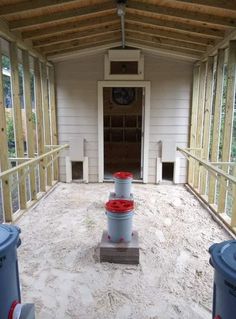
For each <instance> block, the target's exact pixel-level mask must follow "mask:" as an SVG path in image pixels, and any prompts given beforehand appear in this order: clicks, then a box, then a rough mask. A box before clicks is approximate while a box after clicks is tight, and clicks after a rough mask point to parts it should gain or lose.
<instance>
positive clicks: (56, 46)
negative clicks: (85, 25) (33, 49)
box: [41, 31, 121, 54]
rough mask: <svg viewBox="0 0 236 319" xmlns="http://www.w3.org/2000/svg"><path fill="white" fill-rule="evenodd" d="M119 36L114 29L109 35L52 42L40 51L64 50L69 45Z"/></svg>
mask: <svg viewBox="0 0 236 319" xmlns="http://www.w3.org/2000/svg"><path fill="white" fill-rule="evenodd" d="M117 37H119V38H121V32H120V31H114V32H112V33H111V34H109V35H105V36H104V35H103V36H99V37H98V36H92V37H89V38H86V39H76V40H72V41H69V42H64V43H59V44H52V45H50V46H47V47H43V48H42V49H41V52H43V53H44V54H48V53H49V52H53V51H58V50H60V49H62V50H64V49H68V48H71V47H78V46H80V45H85V44H90V43H96V42H101V41H108V40H111V41H112V40H113V38H117Z"/></svg>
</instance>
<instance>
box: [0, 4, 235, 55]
mask: <svg viewBox="0 0 236 319" xmlns="http://www.w3.org/2000/svg"><path fill="white" fill-rule="evenodd" d="M116 11H117V9H116V1H115V0H33V1H32V0H28V1H26V0H24V1H22V0H0V18H1V19H2V20H4V21H5V22H6V23H7V25H8V27H9V29H10V31H12V32H17V34H18V33H20V34H21V37H22V39H24V40H27V41H31V42H32V45H33V47H34V48H35V49H36V50H38V51H39V52H40V53H42V54H44V55H45V56H47V57H48V58H50V57H51V56H55V55H58V54H62V53H67V52H72V51H78V50H82V49H85V48H94V49H95V48H97V47H99V46H102V45H107V46H108V47H109V45H110V46H111V47H112V45H113V44H114V43H116V44H117V43H121V27H120V19H119V17H118V16H117V13H116ZM235 31H236V0H230V1H229V0H128V1H127V4H126V15H125V35H126V43H127V45H130V44H132V45H133V46H137V47H140V46H145V47H146V48H150V49H154V50H158V49H161V50H166V51H172V52H173V51H174V52H178V53H180V54H183V55H184V54H185V55H188V56H193V57H195V58H196V59H197V58H199V59H200V58H201V57H202V56H203V55H204V54H206V53H207V52H209V50H211V49H212V48H213V47H215V46H217V45H219V44H220V43H221V42H222V40H223V39H224V38H225V37H227V36H229V35H230V34H232V33H235V34H236V32H235Z"/></svg>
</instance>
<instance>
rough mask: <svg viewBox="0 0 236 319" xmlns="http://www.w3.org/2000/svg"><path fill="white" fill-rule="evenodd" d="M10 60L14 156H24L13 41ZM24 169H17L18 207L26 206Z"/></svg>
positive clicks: (15, 47)
mask: <svg viewBox="0 0 236 319" xmlns="http://www.w3.org/2000/svg"><path fill="white" fill-rule="evenodd" d="M10 62H11V83H12V105H13V114H14V129H15V142H16V156H17V157H20V158H22V157H24V134H23V127H22V114H21V103H20V90H19V70H18V59H17V45H16V43H15V42H10ZM23 174H24V169H20V170H19V171H18V178H19V179H20V181H19V197H20V203H19V206H20V209H25V208H26V185H25V178H22V176H23Z"/></svg>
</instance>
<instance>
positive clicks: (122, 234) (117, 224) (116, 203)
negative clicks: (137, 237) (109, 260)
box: [106, 200, 134, 243]
mask: <svg viewBox="0 0 236 319" xmlns="http://www.w3.org/2000/svg"><path fill="white" fill-rule="evenodd" d="M106 214H107V222H108V239H109V240H110V241H111V242H113V243H119V242H130V241H131V239H132V229H133V215H134V202H133V201H130V200H110V201H109V202H107V203H106Z"/></svg>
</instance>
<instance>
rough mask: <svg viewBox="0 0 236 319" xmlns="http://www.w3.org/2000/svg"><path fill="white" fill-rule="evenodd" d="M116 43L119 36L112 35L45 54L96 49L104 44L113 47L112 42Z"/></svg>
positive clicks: (118, 41)
mask: <svg viewBox="0 0 236 319" xmlns="http://www.w3.org/2000/svg"><path fill="white" fill-rule="evenodd" d="M118 43H120V36H119V37H113V38H111V39H109V40H102V41H96V42H91V43H89V44H80V45H78V46H72V47H68V48H63V47H61V48H55V51H52V52H49V53H47V54H46V55H47V56H48V57H49V56H54V55H57V54H64V53H73V52H77V51H80V50H85V49H90V48H93V49H94V50H96V49H97V48H99V47H102V46H105V45H109V46H110V47H114V44H115V45H116V46H118Z"/></svg>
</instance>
